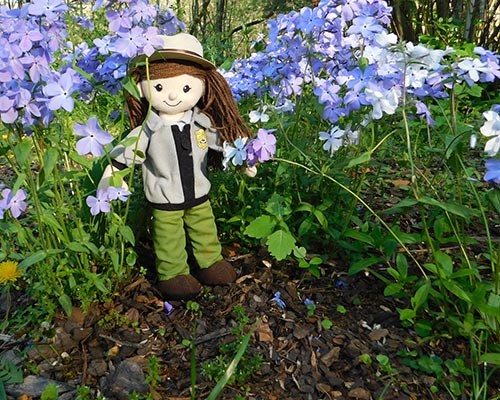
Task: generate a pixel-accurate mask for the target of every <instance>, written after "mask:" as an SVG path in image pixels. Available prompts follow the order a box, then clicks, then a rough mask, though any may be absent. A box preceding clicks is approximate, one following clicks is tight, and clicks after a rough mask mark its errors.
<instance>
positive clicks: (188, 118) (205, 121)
mask: <svg viewBox="0 0 500 400" xmlns="http://www.w3.org/2000/svg"><path fill="white" fill-rule="evenodd" d="M179 122H182V123H184V124H190V123H191V122H194V123H196V124H197V125H199V126H201V127H203V128H210V126H211V125H212V123H211V121H210V118H209V117H208V115H206V114H204V113H203V112H201V110H200V109H199V108H198V107H194V108H193V109H191V110H188V111H186V113H185V114H184V116H183V117H182V118H181V120H180V121H167V120H164V119H162V118H161V117H160V116H159V115H158V113H157V112H156V111H155V110H151V112H150V113H149V115H148V117H147V119H146V126H147V127H148V129H150V130H151V131H152V132H154V131H157V130H158V129H160V128H161V127H162V126H171V125H175V124H176V123H179Z"/></svg>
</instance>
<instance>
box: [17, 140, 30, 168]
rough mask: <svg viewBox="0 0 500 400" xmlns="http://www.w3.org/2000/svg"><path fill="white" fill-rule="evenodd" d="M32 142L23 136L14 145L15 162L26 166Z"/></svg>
mask: <svg viewBox="0 0 500 400" xmlns="http://www.w3.org/2000/svg"><path fill="white" fill-rule="evenodd" d="M31 148H32V143H31V139H29V138H24V139H22V140H21V141H19V143H17V144H16V145H15V146H14V155H15V156H16V161H17V163H18V164H19V165H20V166H21V167H23V166H27V163H28V160H29V156H30V154H31Z"/></svg>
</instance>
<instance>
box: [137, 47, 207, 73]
mask: <svg viewBox="0 0 500 400" xmlns="http://www.w3.org/2000/svg"><path fill="white" fill-rule="evenodd" d="M146 59H147V60H148V61H149V62H155V61H172V60H179V61H190V62H193V63H195V64H198V65H199V66H200V67H202V68H203V69H216V67H215V65H214V64H213V63H211V62H210V61H208V60H207V59H205V58H203V57H200V56H198V55H197V54H195V53H193V52H189V51H182V50H158V51H155V52H154V53H153V54H152V55H151V56H149V57H147V56H146V55H140V56H137V57H135V58H134V59H133V60H132V64H134V65H136V66H138V65H141V64H145V62H146Z"/></svg>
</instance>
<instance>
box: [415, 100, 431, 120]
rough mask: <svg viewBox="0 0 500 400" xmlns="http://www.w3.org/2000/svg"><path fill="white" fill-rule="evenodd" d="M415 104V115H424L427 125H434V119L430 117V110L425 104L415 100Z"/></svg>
mask: <svg viewBox="0 0 500 400" xmlns="http://www.w3.org/2000/svg"><path fill="white" fill-rule="evenodd" d="M415 106H416V107H417V115H418V116H421V117H424V118H425V120H426V121H427V125H429V126H434V120H433V119H432V115H431V112H430V111H429V109H428V108H427V106H426V105H425V104H424V103H422V102H421V101H417V102H416V103H415Z"/></svg>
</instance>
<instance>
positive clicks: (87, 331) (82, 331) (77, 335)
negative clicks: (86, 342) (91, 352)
mask: <svg viewBox="0 0 500 400" xmlns="http://www.w3.org/2000/svg"><path fill="white" fill-rule="evenodd" d="M92 331H93V329H92V328H80V327H77V328H75V329H73V331H72V332H71V334H72V336H73V340H74V341H75V342H78V343H80V342H81V341H82V340H83V339H85V338H86V337H88V336H90V335H91V334H92Z"/></svg>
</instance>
